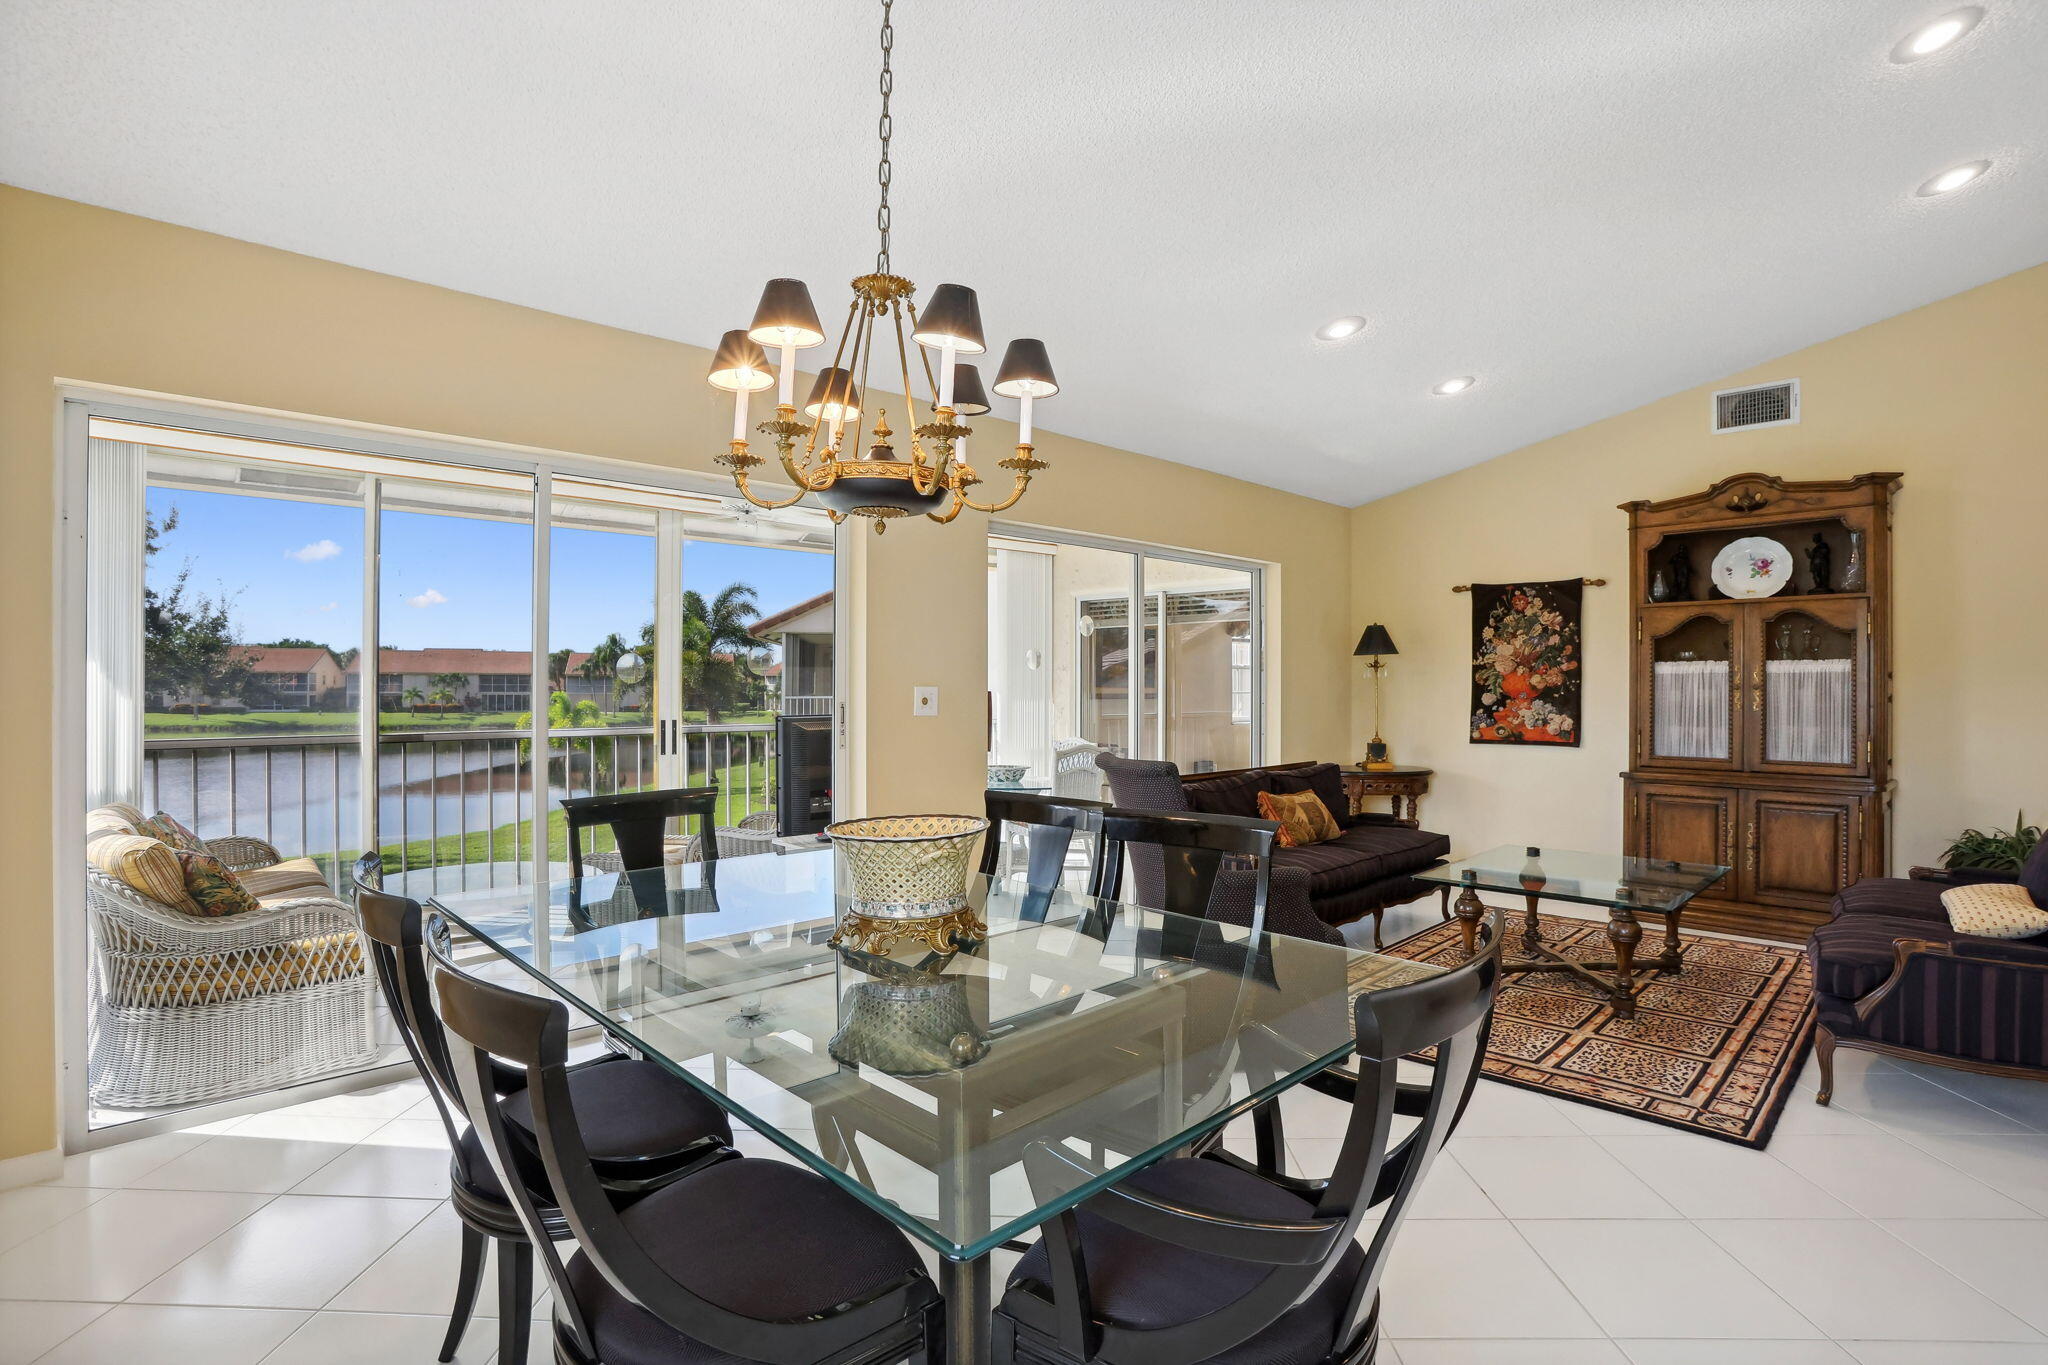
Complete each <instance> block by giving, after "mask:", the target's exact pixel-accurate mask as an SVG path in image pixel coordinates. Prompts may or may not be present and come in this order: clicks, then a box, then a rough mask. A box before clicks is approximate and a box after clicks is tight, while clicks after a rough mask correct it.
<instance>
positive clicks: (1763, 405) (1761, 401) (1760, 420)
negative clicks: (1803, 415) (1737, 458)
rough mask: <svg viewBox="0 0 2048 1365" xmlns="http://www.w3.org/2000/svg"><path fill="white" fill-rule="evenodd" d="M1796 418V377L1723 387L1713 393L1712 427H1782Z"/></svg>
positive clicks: (1734, 428) (1797, 402) (1741, 428)
mask: <svg viewBox="0 0 2048 1365" xmlns="http://www.w3.org/2000/svg"><path fill="white" fill-rule="evenodd" d="M1798 420H1799V381H1798V380H1796V379H1787V380H1783V381H1782V382H1780V383H1776V384H1758V385H1756V386H1755V387H1753V388H1747V389H1723V390H1721V391H1720V392H1719V393H1717V394H1715V395H1714V430H1715V431H1745V430H1747V429H1749V428H1751V427H1782V426H1785V425H1787V424H1789V423H1792V422H1796V421H1798Z"/></svg>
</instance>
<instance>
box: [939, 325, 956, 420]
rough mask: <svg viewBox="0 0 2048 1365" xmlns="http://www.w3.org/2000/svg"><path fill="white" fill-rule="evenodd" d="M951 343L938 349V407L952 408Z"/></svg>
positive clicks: (952, 352)
mask: <svg viewBox="0 0 2048 1365" xmlns="http://www.w3.org/2000/svg"><path fill="white" fill-rule="evenodd" d="M953 360H954V351H953V343H952V342H951V341H948V342H947V343H946V344H945V345H944V346H942V347H940V348H939V406H940V407H942V408H950V407H952V406H953Z"/></svg>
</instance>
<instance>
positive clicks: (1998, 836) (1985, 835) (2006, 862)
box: [1941, 811, 2041, 872]
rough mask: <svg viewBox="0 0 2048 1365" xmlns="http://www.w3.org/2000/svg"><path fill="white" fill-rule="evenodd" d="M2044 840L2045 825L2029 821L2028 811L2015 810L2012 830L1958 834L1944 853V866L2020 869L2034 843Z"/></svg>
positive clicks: (2031, 850) (1975, 830)
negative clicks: (2042, 828) (2027, 820)
mask: <svg viewBox="0 0 2048 1365" xmlns="http://www.w3.org/2000/svg"><path fill="white" fill-rule="evenodd" d="M2040 842H2041V827H2040V826H2039V825H2029V824H2027V823H2026V813H2025V812H2024V811H2020V812H2015V813H2014V815H2013V818H2012V828H2011V829H1994V830H1991V831H1989V832H1986V831H1984V830H1981V829H1966V830H1964V831H1963V832H1962V833H1961V834H1958V835H1957V836H1956V837H1955V841H1954V842H1953V843H1951V844H1950V845H1949V846H1948V848H1947V849H1946V850H1944V851H1943V853H1942V855H1941V865H1942V866H1943V867H1986V868H1995V869H1997V870H2000V871H2005V872H2017V871H2019V870H2020V864H2022V863H2024V862H2025V861H2026V860H2027V855H2028V854H2029V853H2032V852H2033V851H2034V845H2035V844H2038V843H2040Z"/></svg>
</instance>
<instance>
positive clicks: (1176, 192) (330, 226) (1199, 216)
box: [0, 0, 2048, 504]
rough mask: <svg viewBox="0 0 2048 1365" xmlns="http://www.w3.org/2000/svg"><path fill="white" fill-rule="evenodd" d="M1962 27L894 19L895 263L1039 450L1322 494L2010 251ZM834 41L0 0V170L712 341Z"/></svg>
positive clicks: (815, 127) (829, 79)
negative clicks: (1026, 373) (1016, 356)
mask: <svg viewBox="0 0 2048 1365" xmlns="http://www.w3.org/2000/svg"><path fill="white" fill-rule="evenodd" d="M1985 3H1986V8H1987V15H1986V18H1985V20H1984V22H1983V23H1982V24H1981V25H1980V26H1979V27H1978V29H1977V30H1976V31H1975V32H1974V33H1972V34H1971V35H1970V36H1969V37H1968V38H1966V39H1965V40H1964V41H1963V42H1961V43H1960V44H1958V45H1957V46H1956V47H1955V48H1953V49H1951V50H1950V51H1948V52H1945V53H1942V54H1939V55H1937V56H1935V57H1933V58H1930V59H1928V60H1925V61H1922V62H1919V63H1916V64H1913V65H1910V66H1899V65H1894V64H1893V63H1891V62H1890V61H1889V60H1888V54H1889V52H1890V51H1891V49H1892V47H1893V45H1894V44H1895V43H1896V42H1897V41H1898V40H1899V38H1900V37H1901V36H1902V35H1903V34H1904V33H1906V32H1907V31H1908V30H1910V29H1912V28H1913V27H1915V26H1916V25H1917V24H1919V23H1921V22H1924V21H1925V20H1927V19H1930V18H1933V17H1935V16H1937V15H1939V14H1941V13H1943V12H1945V11H1946V10H1947V9H1949V8H1951V5H1950V3H1948V0H1649V2H1648V3H1645V0H1577V2H1576V3H1566V2H1565V0H1461V2H1460V3H1445V0H1250V2H1244V0H1241V2H1240V3H1237V4H1228V5H1226V4H1220V3H1211V2H1210V0H1031V3H1028V4H1027V3H1025V2H1024V0H901V3H899V4H898V5H897V7H896V9H897V21H898V25H899V31H898V36H897V43H896V67H897V87H896V90H897V93H896V108H897V139H896V187H895V191H894V198H895V204H896V252H895V263H896V267H897V269H898V270H899V271H901V272H902V273H904V274H907V275H909V276H910V277H911V278H912V279H915V280H917V281H918V282H919V283H920V284H921V285H922V286H924V287H925V289H927V290H928V289H929V288H930V286H932V285H934V284H937V283H938V282H940V281H941V280H959V281H963V282H966V283H970V284H973V285H975V286H976V287H977V288H979V290H980V291H981V299H982V315H983V318H984V321H985V322H986V324H987V327H988V330H989V334H990V339H991V342H992V345H996V346H999V345H1000V344H1001V342H1002V341H1003V340H1006V339H1008V338H1009V337H1011V336H1015V335H1018V334H1027V335H1036V336H1041V337H1043V338H1045V340H1046V342H1047V343H1048V345H1049V346H1050V348H1051V352H1052V356H1053V360H1054V363H1055V365H1056V366H1057V368H1058V369H1059V372H1060V375H1061V378H1062V381H1063V382H1064V384H1065V391H1064V392H1063V393H1062V394H1061V395H1060V396H1059V397H1058V398H1057V399H1055V400H1053V401H1052V402H1051V403H1049V404H1047V405H1045V406H1044V407H1042V408H1041V409H1040V418H1041V421H1042V424H1043V425H1046V426H1048V427H1051V428H1053V429H1055V430H1060V431H1065V432H1069V433H1072V434H1074V435H1078V436H1083V437H1087V438H1091V439H1094V440H1098V441H1103V442H1107V443H1109V444H1111V445H1117V446H1124V447H1127V448H1129V449H1132V450H1138V451H1143V452H1145V453H1147V454H1152V455H1158V456H1161V457H1164V458H1166V459H1170V460H1178V461H1182V462H1184V463H1187V464H1191V465H1198V466H1201V467H1203V468H1208V469H1215V470H1221V471H1224V472H1226V473H1231V474H1238V475H1242V476H1245V477H1249V478H1254V479H1259V480H1264V481H1270V482H1272V483H1275V484H1278V485H1281V486H1283V487H1286V488H1290V489H1293V490H1296V491H1299V492H1302V493H1307V494H1311V495H1313V496H1316V497H1320V498H1325V499H1329V500H1331V501H1334V502H1338V503H1344V504H1355V503H1359V502H1363V501H1367V500H1369V499H1371V498H1374V497H1377V496H1381V495H1383V494H1386V493H1388V492H1391V491H1394V490H1396V489H1399V488H1403V487H1406V486H1408V485H1410V484H1414V483H1418V482H1421V481H1423V480H1425V479H1429V478H1433V477H1436V476H1437V475H1440V474H1443V473H1446V472H1448V471H1450V470H1453V469H1457V468H1460V467H1462V466H1465V465H1469V464H1473V463H1476V462H1477V461H1480V460H1483V459H1486V458H1489V457H1491V456H1494V455H1498V454H1500V453H1502V452H1504V451H1507V450H1511V449H1514V448H1515V447H1517V446H1521V445H1524V444H1526V443H1528V442H1530V441H1533V440H1538V439H1541V438H1543V437H1546V436H1550V435H1553V434H1555V433H1557V432H1560V431H1564V430H1568V429H1570V428H1572V427H1575V426H1579V425H1582V424H1584V423H1586V422H1589V421H1593V420H1596V419H1598V418H1601V417H1604V416H1607V415H1609V414H1612V413H1615V412H1618V411H1622V410H1624V409H1627V408H1630V407H1634V406H1636V405H1638V404H1641V403H1644V402H1647V401H1649V400H1651V399H1653V398H1656V397H1659V396H1661V395H1664V394H1667V393H1670V392H1673V391H1676V390H1678V389H1682V388H1685V387H1688V386H1691V385H1694V384H1698V383H1701V382H1704V381H1706V380H1709V379H1712V378H1714V377H1716V376H1719V375H1722V374H1726V373H1728V372H1730V371H1733V370H1736V369H1739V368H1742V367H1744V366H1746V365H1750V364H1754V363H1756V362H1758V361H1761V360H1764V359H1766V358H1768V357H1770V356H1774V355H1778V354H1781V353H1783V352H1785V351H1788V350H1792V349H1794V348H1796V347H1799V346H1802V345H1806V344H1809V343H1812V342H1814V341H1818V340H1821V339H1824V338H1826V337H1830V336H1834V335H1838V334H1840V333H1842V332H1845V331H1848V330H1850V329H1853V328H1855V327H1858V326H1862V325H1864V324H1866V323H1869V322H1872V321H1875V320H1877V319H1879V318H1883V317H1887V316H1889V315H1891V314H1894V313H1898V312H1900V311H1903V310H1905V309H1908V308H1912V307H1915V306H1917V305H1920V304H1923V303H1926V302H1929V301H1931V300H1934V299H1937V298H1941V297H1944V296H1946V295H1949V294H1953V293H1955V292H1957V291H1959V290H1961V289H1965V288H1968V287H1970V286H1972V285H1976V284H1979V283H1982V282H1984V281H1986V280H1990V279H1994V278H1996V277H1998V276H2000V275H2004V274H2007V273H2009V272H2011V271H2013V270H2017V269H2020V268H2023V267H2025V266H2029V265H2033V264H2035V263H2037V262H2040V261H2042V260H2043V259H2044V258H2048V164H2044V157H2043V154H2042V152H2043V147H2044V145H2048V95H2044V88H2048V5H2044V4H2042V3H2041V2H2040V0H1985ZM875 24H876V9H875V7H874V6H872V5H870V4H865V3H860V2H859V0H774V2H773V3H769V2H768V0H758V2H757V3H751V4H747V3H732V2H731V0H727V3H722V4H712V3H697V2H696V0H609V2H608V3H605V4H593V3H570V0H471V2H470V3H452V2H450V0H150V2H148V3H142V2H140V0H125V2H124V0H0V25H4V27H0V179H5V180H7V181H10V182H13V183H16V184H20V185H23V186H26V187H28V188H30V189H35V190H41V191H45V192H48V193H51V194H57V195H63V196H66V197H69V198H73V199H80V200H84V201H87V202H89V203H94V204H103V205H106V206H109V207H112V208H116V209H121V210H125V211H128V212H131V213H138V214H143V215H146V216H148V217H152V218H161V219H167V220H169V221H171V222H174V223H183V224H189V225H191V226H193V227H198V228H204V229H207V230H209V231H213V232H220V233H226V234H228V235H230V236H233V237H239V238H246V239H248V240H251V241H256V242H263V243H267V244H270V245H273V246H278V247H284V248H287V249H289V250H292V251H299V252H305V253H308V254H310V255H314V256H321V257H327V258H330V259H333V260H338V261H344V262H348V263H350V264H353V265H359V266H365V267H368V268H370V269H373V270H380V271H386V272H389V273H391V274H395V275H402V276H406V277H409V278H412V279H418V280H425V281H430V282H432V283H434V284H439V285H446V286H450V287H452V288H456V289H463V290H468V291H471V292H474V293H477V294H484V295H489V296H492V297H496V298H501V299H508V300H511V301H513V302H516V303H521V304H528V305H531V306H533V307H536V308H544V309H549V310H552V311H554V312H558V313H566V314H570V315H573V316H576V317H581V318H588V319H593V320H596V321H599V322H604V323H609V324H612V325H614V326H618V327H626V328H631V329H633V330H636V331H641V332H649V333H654V334H656V335H660V336H665V337H673V338H677V339H680V340H684V341H690V342H696V343H698V344H710V343H713V342H715V341H716V339H717V337H718V334H719V333H720V332H721V331H722V330H724V329H725V328H727V327H732V326H740V325H744V323H745V322H746V320H747V318H748V317H749V316H750V313H751V310H752V307H753V303H754V299H755V296H756V294H757V292H758V290H759V288H760V283H761V281H762V280H763V279H764V278H766V277H768V276H770V275H781V274H792V275H798V276H801V277H803V278H805V279H808V280H809V281H810V282H811V285H812V289H813V292H814V294H815V296H816V297H817V299H818V303H819V307H820V310H821V311H822V312H825V313H827V314H828V315H830V314H832V313H834V312H837V311H838V310H839V308H840V307H841V306H842V305H841V303H840V300H841V299H843V297H844V281H845V280H847V279H849V278H850V277H852V276H853V275H855V274H857V273H859V272H861V271H862V270H864V269H867V268H869V263H870V261H871V259H872V252H873V241H872V236H873V228H872V221H873V207H874V205H873V195H874V184H873V177H874V166H873V158H874V116H875V93H874V68H875V55H874V37H875V35H874V29H875ZM1978 157H1990V158H1992V159H1993V160H1994V162H1995V165H1994V167H1993V169H1992V171H1991V173H1990V175H1989V176H1988V177H1987V178H1986V179H1985V180H1984V181H1982V182H1980V183H1978V184H1976V185H1973V186H1971V187H1970V188H1968V189H1967V190H1965V191H1963V192H1961V193H1958V194H1956V195H1953V196H1950V197H1947V198H1942V199H1917V198H1915V197H1914V193H1913V192H1914V190H1915V188H1916V187H1917V186H1918V185H1920V184H1921V182H1922V181H1924V180H1926V179H1927V178H1928V177H1929V176H1930V175H1932V174H1934V173H1936V172H1938V171H1941V170H1943V169H1945V168H1947V167H1949V166H1951V165H1954V164H1956V163H1958V162H1962V161H1967V160H1971V159H1974V158H1978ZM1353 312H1356V313H1362V314H1364V315H1365V316H1366V317H1367V318H1368V319H1370V326H1369V327H1368V328H1367V330H1366V331H1365V332H1364V333H1363V334H1362V335H1360V336H1358V337H1355V338H1352V339H1351V340H1349V341H1346V342H1342V343H1336V344H1324V343H1318V342H1315V341H1314V340H1312V338H1311V333H1312V331H1313V329H1314V328H1315V327H1317V326H1318V325H1320V324H1321V323H1323V322H1324V321H1326V320H1328V319H1330V318H1332V317H1335V316H1338V315H1340V314H1344V313H1353ZM110 325H111V324H110ZM815 354H816V353H815V352H813V353H811V354H810V356H807V359H809V358H812V357H814V356H815ZM814 363H815V362H814ZM1459 374H1475V375H1477V376H1479V380H1480V382H1479V385H1478V387H1477V388H1475V389H1473V390H1472V391H1471V392H1469V393H1467V394H1464V395H1462V396H1460V397H1457V398H1450V399H1443V398H1433V397H1431V396H1430V394H1429V388H1430V386H1431V385H1432V384H1433V383H1435V382H1436V381H1438V380H1440V379H1443V378H1445V377H1448V376H1451V375H1459ZM1006 406H1007V405H1006ZM1702 421H1703V422H1704V421H1705V414H1704V413H1702ZM1645 458H1646V459H1654V458H1655V456H1654V452H1645Z"/></svg>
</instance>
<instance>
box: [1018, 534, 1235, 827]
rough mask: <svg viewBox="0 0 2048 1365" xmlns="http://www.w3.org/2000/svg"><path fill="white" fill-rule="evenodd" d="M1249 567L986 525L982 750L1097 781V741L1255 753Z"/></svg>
mask: <svg viewBox="0 0 2048 1365" xmlns="http://www.w3.org/2000/svg"><path fill="white" fill-rule="evenodd" d="M1261 581H1262V579H1261V574H1260V571H1259V569H1258V568H1257V566H1253V565H1243V564H1238V563H1234V562H1231V561H1226V560H1218V559H1213V558H1209V557H1204V556H1199V555H1193V554H1188V555H1181V554H1175V553H1166V552H1161V551H1146V550H1141V549H1139V548H1137V547H1125V546H1120V545H1118V544H1117V543H1116V542H1114V541H1103V540H1080V539H1066V538H1061V537H1055V536H1051V535H1047V534H1045V533H1042V532H1038V531H1026V530H1021V529H1020V530H1016V531H1011V530H1008V529H1004V528H998V529H997V530H996V531H994V532H992V533H991V535H990V537H989V556H988V582H989V588H988V591H989V654H988V678H989V744H988V749H989V763H990V765H991V766H992V767H995V768H998V769H999V772H998V774H997V775H998V776H1004V775H1006V773H1005V772H1003V771H1000V770H1007V769H1022V770H1023V772H1022V774H1021V775H1020V776H1019V777H1018V779H1017V781H1018V783H1019V784H1021V785H1025V786H1030V787H1043V788H1049V789H1051V790H1053V791H1055V792H1057V793H1059V794H1062V795H1069V796H1081V797H1088V798H1096V797H1099V796H1100V795H1101V794H1102V781H1101V774H1100V772H1099V771H1098V770H1097V768H1096V766H1095V759H1096V757H1097V756H1099V755H1101V754H1117V755H1124V756H1129V757H1139V758H1167V759H1171V760H1172V761H1173V762H1175V763H1177V764H1179V765H1180V767H1181V769H1182V771H1184V772H1205V771H1212V770H1215V769H1220V768H1239V767H1246V766H1249V765H1251V764H1254V763H1256V762H1258V761H1259V758H1260V754H1261V739H1260V734H1261V728H1260V727H1261V718H1262V715H1263V702H1264V678H1263V671H1262V668H1261V663H1260V636H1259V625H1260V610H1261V602H1260V586H1261Z"/></svg>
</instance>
